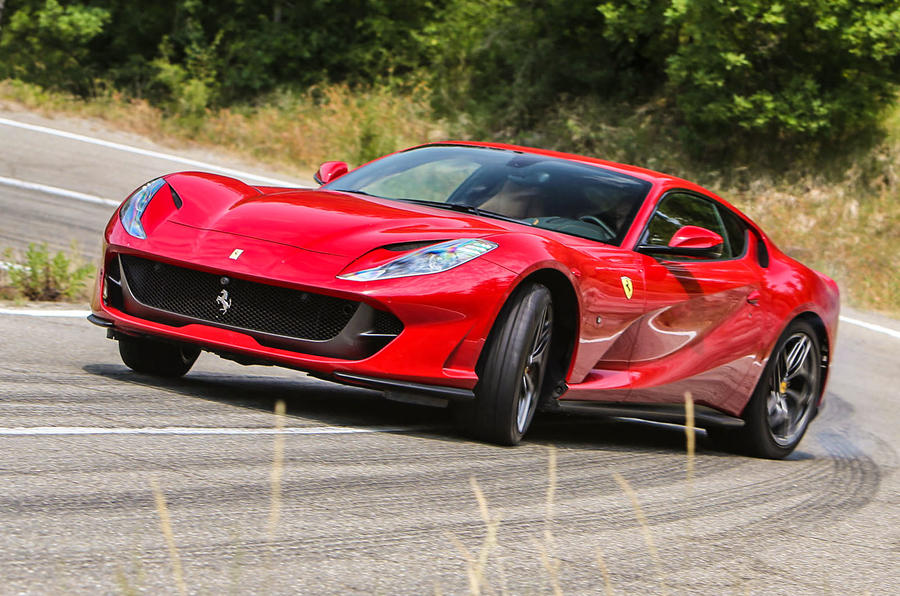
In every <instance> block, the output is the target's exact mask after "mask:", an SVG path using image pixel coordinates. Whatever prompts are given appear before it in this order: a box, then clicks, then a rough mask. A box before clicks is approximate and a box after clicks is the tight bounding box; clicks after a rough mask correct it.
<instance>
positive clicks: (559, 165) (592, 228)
mask: <svg viewBox="0 0 900 596" xmlns="http://www.w3.org/2000/svg"><path fill="white" fill-rule="evenodd" d="M650 186H651V185H650V183H649V182H646V181H644V180H640V179H638V178H634V177H632V176H627V175H625V174H620V173H618V172H613V171H611V170H607V169H605V168H603V167H600V166H595V165H591V164H584V163H579V162H574V161H569V160H565V159H559V158H553V157H545V156H541V155H534V154H531V153H523V152H519V151H511V150H505V149H489V148H482V147H466V146H458V145H435V146H428V147H420V148H418V149H411V150H409V151H404V152H401V153H396V154H394V155H389V156H388V157H385V158H383V159H380V160H378V161H375V162H373V163H370V164H368V165H366V166H363V167H361V168H358V169H356V170H354V171H353V172H350V173H349V174H345V175H344V176H341V177H340V178H338V179H337V180H335V181H334V182H331V183H330V184H327V185H325V186H324V187H323V188H325V189H329V190H338V191H347V192H358V193H362V194H366V195H372V196H376V197H381V198H385V199H396V200H406V201H415V202H428V203H435V206H444V207H453V206H456V207H459V208H460V209H465V208H470V209H471V210H472V212H474V213H477V214H480V215H484V216H487V217H491V216H494V217H496V216H502V217H503V218H507V219H509V218H511V219H515V220H518V221H520V222H521V223H523V224H526V225H530V226H534V227H538V228H544V229H548V230H555V231H558V232H562V233H565V234H571V235H574V236H580V237H583V238H589V239H591V240H597V241H600V242H605V243H608V244H620V243H621V242H622V239H623V238H624V236H625V233H626V232H627V231H628V227H629V226H630V225H631V222H632V220H633V219H634V216H635V215H636V214H637V211H638V209H639V208H640V205H641V203H642V202H643V200H644V198H645V197H646V196H647V192H648V191H649V190H650Z"/></svg>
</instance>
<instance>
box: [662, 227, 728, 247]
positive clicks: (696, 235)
mask: <svg viewBox="0 0 900 596" xmlns="http://www.w3.org/2000/svg"><path fill="white" fill-rule="evenodd" d="M722 242H724V241H723V240H722V237H721V236H719V235H718V234H716V233H715V232H713V231H712V230H707V229H706V228H701V227H698V226H684V227H683V228H681V229H680V230H678V231H677V232H675V234H674V235H673V236H672V239H671V240H669V246H671V247H672V248H713V247H715V246H719V245H720V244H722Z"/></svg>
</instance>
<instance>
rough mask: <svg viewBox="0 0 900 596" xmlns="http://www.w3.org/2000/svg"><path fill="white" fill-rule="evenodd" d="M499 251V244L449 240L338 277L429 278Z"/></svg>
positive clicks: (470, 240) (475, 239) (472, 239)
mask: <svg viewBox="0 0 900 596" xmlns="http://www.w3.org/2000/svg"><path fill="white" fill-rule="evenodd" d="M495 248H497V243H496V242H491V241H489V240H481V239H478V238H467V239H463V240H450V241H449V242H441V243H440V244H435V245H433V246H427V247H425V248H420V249H419V250H417V251H415V252H411V253H409V254H408V255H406V256H403V257H400V258H399V259H396V260H394V261H391V262H389V263H385V264H384V265H380V266H378V267H373V268H372V269H363V270H362V271H355V272H352V273H344V274H343V275H338V277H339V278H340V279H350V280H353V281H371V280H373V279H392V278H394V277H410V276H412V275H428V274H430V273H440V272H441V271H447V270H448V269H453V268H454V267H458V266H460V265H462V264H463V263H468V262H469V261H471V260H472V259H474V258H476V257H480V256H481V255H483V254H484V253H486V252H490V251H492V250H494V249H495Z"/></svg>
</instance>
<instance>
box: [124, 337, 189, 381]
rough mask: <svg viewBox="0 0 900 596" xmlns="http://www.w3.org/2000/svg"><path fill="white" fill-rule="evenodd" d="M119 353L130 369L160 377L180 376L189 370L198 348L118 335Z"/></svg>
mask: <svg viewBox="0 0 900 596" xmlns="http://www.w3.org/2000/svg"><path fill="white" fill-rule="evenodd" d="M119 355H120V356H121V357H122V362H124V363H125V365H126V366H127V367H128V368H130V369H131V370H133V371H135V372H139V373H145V374H148V375H157V376H160V377H180V376H182V375H184V374H186V373H187V371H189V370H191V367H192V366H193V365H194V362H195V361H196V360H197V356H199V355H200V349H199V348H195V347H191V346H186V345H183V344H174V343H168V342H162V341H157V340H153V339H146V338H140V337H120V338H119Z"/></svg>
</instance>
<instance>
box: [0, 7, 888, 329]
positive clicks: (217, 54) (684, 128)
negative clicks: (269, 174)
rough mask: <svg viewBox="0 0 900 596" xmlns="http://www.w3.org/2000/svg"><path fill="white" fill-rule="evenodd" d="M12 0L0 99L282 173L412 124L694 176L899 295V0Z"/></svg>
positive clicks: (865, 295)
mask: <svg viewBox="0 0 900 596" xmlns="http://www.w3.org/2000/svg"><path fill="white" fill-rule="evenodd" d="M132 6H133V5H132V4H131V3H129V2H125V1H124V0H92V1H90V2H87V1H77V0H72V1H69V2H60V1H57V0H7V1H6V3H5V7H4V8H2V9H0V10H2V12H0V102H3V103H5V104H6V105H7V106H8V107H13V108H15V107H16V106H18V107H27V108H29V109H32V110H37V111H42V112H45V113H47V114H51V115H52V114H58V113H62V114H68V115H74V116H82V117H89V118H99V119H102V120H104V121H106V122H107V123H109V125H111V126H113V127H117V128H122V129H125V130H129V131H133V132H137V133H140V134H145V135H148V136H151V137H153V138H155V139H157V140H159V141H161V142H164V143H169V144H171V145H173V146H185V144H194V145H202V146H213V147H217V148H222V149H225V150H227V151H230V152H232V153H234V154H236V155H239V156H243V157H246V158H250V159H255V160H259V161H262V162H266V163H268V164H271V165H273V166H276V167H279V168H281V169H284V170H285V171H288V172H293V173H295V174H300V173H308V172H309V171H310V170H311V169H313V168H315V166H316V165H317V164H318V163H320V162H321V161H324V160H327V159H342V160H345V161H348V162H350V163H351V164H354V165H355V164H360V163H364V162H366V161H368V160H370V159H372V158H374V157H376V156H378V155H381V154H384V153H386V152H389V151H392V150H395V149H397V148H401V147H405V146H409V145H412V144H416V143H421V142H427V141H430V140H437V139H447V138H466V139H479V140H496V141H507V142H513V143H519V144H524V145H531V146H539V147H546V148H553V149H559V150H563V151H572V152H576V153H584V154H587V155H593V156H597V157H604V158H607V159H612V160H616V161H623V162H626V163H632V164H636V165H641V166H645V167H649V168H652V169H657V170H661V171H665V172H669V173H672V174H675V175H679V176H682V177H685V178H689V179H692V180H696V181H698V182H700V183H701V184H703V185H705V186H707V187H709V188H711V189H712V190H714V191H715V192H717V193H719V194H720V195H722V196H723V197H725V198H726V199H728V200H729V201H731V202H732V203H734V204H735V205H736V206H738V207H739V208H741V209H742V210H744V211H745V212H747V213H748V215H750V216H751V217H753V218H754V219H755V220H756V221H758V222H759V223H760V224H761V225H762V226H763V227H764V228H765V229H766V230H767V231H768V232H769V233H770V235H771V236H772V237H773V239H774V240H775V241H776V243H777V244H778V245H779V246H780V247H781V248H782V249H783V250H785V251H786V252H788V254H791V255H793V256H796V257H797V258H799V259H801V260H803V261H804V262H806V263H808V264H810V265H813V266H815V267H817V268H819V269H820V270H822V271H824V272H825V273H827V274H829V275H831V276H833V277H835V278H836V279H837V280H838V282H839V283H840V285H841V288H842V292H843V295H844V296H845V297H846V298H848V299H849V301H850V302H851V303H852V304H855V305H858V306H861V307H866V308H872V309H875V310H879V311H883V312H888V313H893V314H897V313H900V275H898V274H897V268H896V266H895V265H894V264H893V260H892V258H891V254H892V251H893V248H894V247H895V246H897V245H898V242H900V103H898V96H897V91H898V84H900V0H885V1H883V2H878V3H855V2H834V1H831V0H803V1H800V2H791V3H770V2H761V1H759V0H734V1H733V2H728V3H721V2H718V1H717V0H679V1H665V0H629V1H626V2H602V1H600V0H567V1H562V0H548V1H546V2H539V3H535V2H525V1H522V0H482V1H479V2H474V1H472V0H434V1H433V2H429V3H420V4H416V3H412V4H410V3H382V2H374V1H370V0H353V1H351V0H335V1H334V2H330V3H292V4H289V3H285V2H283V1H282V0H267V1H262V2H258V3H253V4H246V3H244V2H237V1H234V2H230V1H226V2H225V3H224V4H223V3H216V5H215V6H213V5H211V4H207V3H202V2H199V0H165V1H163V2H160V3H157V4H154V5H153V6H152V7H149V6H148V7H145V8H144V9H142V10H141V11H140V14H135V11H134V10H133V8H132Z"/></svg>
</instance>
